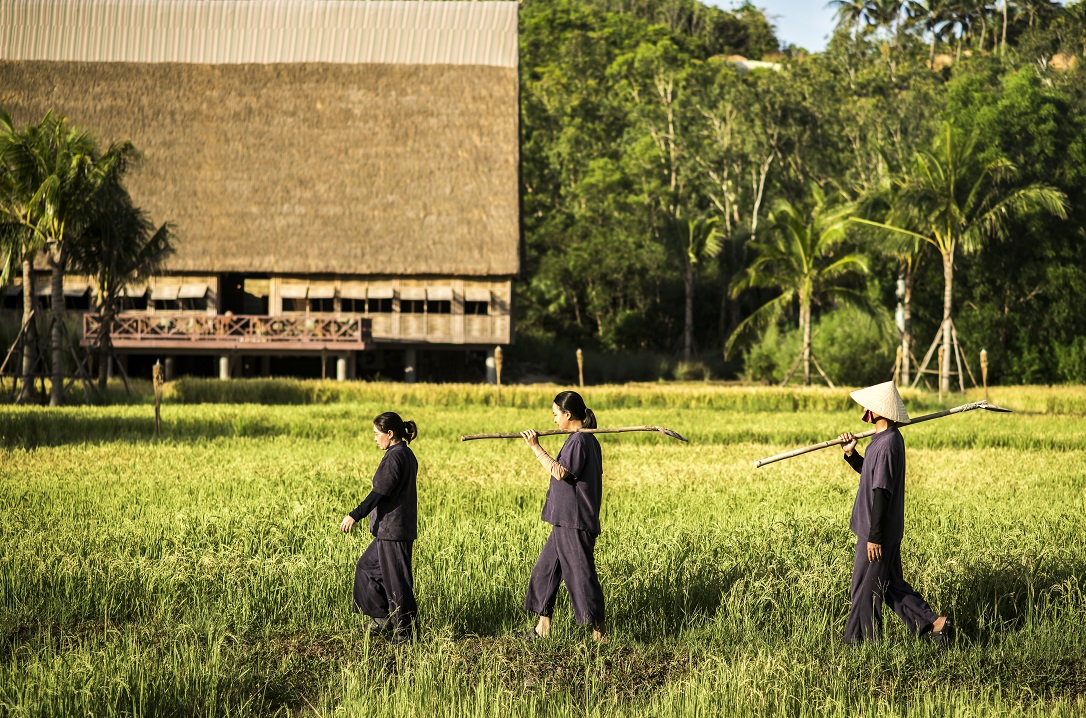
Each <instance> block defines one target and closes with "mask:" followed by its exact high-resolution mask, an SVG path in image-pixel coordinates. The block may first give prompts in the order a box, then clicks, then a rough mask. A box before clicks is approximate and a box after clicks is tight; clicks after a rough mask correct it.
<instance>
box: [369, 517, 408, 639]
mask: <svg viewBox="0 0 1086 718" xmlns="http://www.w3.org/2000/svg"><path fill="white" fill-rule="evenodd" d="M413 543H414V542H413V541H383V540H381V539H376V538H375V539H374V540H373V542H372V543H370V545H369V546H368V547H367V548H366V550H365V552H363V554H362V557H361V558H360V559H358V565H357V566H355V570H354V610H355V612H356V613H364V614H366V615H367V616H369V617H371V618H389V619H391V620H392V623H393V625H394V626H395V628H396V629H397V630H400V631H404V630H408V629H410V627H411V626H412V625H413V624H414V623H415V617H416V615H417V614H418V606H417V605H416V604H415V578H414V575H413V574H412V572H411V547H412V545H413Z"/></svg>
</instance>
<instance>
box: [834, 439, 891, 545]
mask: <svg viewBox="0 0 1086 718" xmlns="http://www.w3.org/2000/svg"><path fill="white" fill-rule="evenodd" d="M845 460H846V461H848V463H849V464H850V465H851V466H852V468H854V469H856V470H857V471H859V472H860V487H859V489H858V490H857V491H856V501H855V503H854V504H853V505H852V520H851V521H850V522H849V529H851V530H852V533H854V534H856V538H857V539H859V540H860V541H867V540H868V536H869V534H870V533H871V510H872V507H873V504H874V501H875V489H884V490H886V491H887V492H889V494H890V501H889V504H888V505H887V507H886V514H885V516H884V517H883V530H882V543H883V544H889V545H893V544H899V543H901V538H902V536H903V534H904V530H905V439H903V438H902V437H901V432H900V431H898V430H897V427H891V428H889V429H887V430H886V431H883V432H880V433H878V434H875V436H874V438H872V439H871V443H870V444H869V445H868V447H867V455H866V456H860V454H859V453H858V452H856V451H853V452H852V456H846V457H845Z"/></svg>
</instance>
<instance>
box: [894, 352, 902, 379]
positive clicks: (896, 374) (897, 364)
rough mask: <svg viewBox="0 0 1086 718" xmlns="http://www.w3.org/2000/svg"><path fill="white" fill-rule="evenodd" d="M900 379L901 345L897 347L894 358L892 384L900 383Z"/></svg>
mask: <svg viewBox="0 0 1086 718" xmlns="http://www.w3.org/2000/svg"><path fill="white" fill-rule="evenodd" d="M900 381H901V345H900V344H899V345H898V347H897V358H896V359H894V385H895V386H898V385H900Z"/></svg>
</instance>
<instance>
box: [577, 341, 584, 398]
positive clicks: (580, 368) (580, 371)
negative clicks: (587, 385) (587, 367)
mask: <svg viewBox="0 0 1086 718" xmlns="http://www.w3.org/2000/svg"><path fill="white" fill-rule="evenodd" d="M577 378H578V380H579V382H580V387H581V388H582V389H584V352H583V351H581V350H580V349H578V350H577Z"/></svg>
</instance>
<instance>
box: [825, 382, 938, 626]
mask: <svg viewBox="0 0 1086 718" xmlns="http://www.w3.org/2000/svg"><path fill="white" fill-rule="evenodd" d="M850 396H851V397H852V398H853V399H854V400H855V401H856V403H857V404H859V405H860V406H862V407H863V408H864V416H863V420H864V421H865V422H868V423H870V424H874V425H875V436H874V437H872V439H871V443H870V444H869V445H868V447H867V455H866V456H861V455H860V453H859V452H858V451H856V437H854V436H853V435H852V434H851V433H849V432H845V433H844V434H841V436H840V438H841V439H842V441H843V442H844V443H842V445H841V448H842V449H844V452H845V461H847V462H848V464H849V466H851V467H852V468H853V469H855V470H856V471H857V473H859V474H860V487H859V489H858V490H857V492H856V501H855V503H854V504H853V506H852V519H851V521H850V522H849V529H851V531H852V533H854V534H856V560H855V562H854V563H853V566H852V609H851V611H850V613H849V616H848V622H847V623H846V624H845V643H860V642H862V641H875V640H878V638H879V635H880V634H881V632H882V604H883V603H884V602H885V603H886V604H887V605H889V606H890V608H892V609H893V611H894V613H896V614H897V615H898V617H899V618H901V620H902V621H904V622H905V625H906V626H907V627H908V628H909V630H910V631H911V632H912V633H913V635H916V636H922V635H925V634H931V636H932V637H933V638H934V639H936V640H938V641H939V642H943V641H945V640H946V639H947V638H948V637H949V635H950V632H951V630H953V629H952V626H951V624H950V621H949V619H948V618H947V617H946V616H940V615H938V614H936V613H935V612H934V611H933V610H931V607H930V606H929V605H928V603H927V601H925V600H924V598H923V597H922V596H921V595H920V594H919V593H917V592H916V591H915V590H913V587H912V586H910V585H909V584H908V583H906V582H905V578H904V576H903V575H902V571H901V539H902V537H903V535H904V529H905V440H904V439H903V438H902V436H901V432H900V431H898V429H897V427H898V425H899V424H908V423H909V414H908V412H906V411H905V403H904V402H903V401H902V400H901V395H900V394H899V393H898V391H897V387H895V386H894V382H892V381H888V382H886V383H884V384H877V385H875V386H870V387H867V388H866V389H859V390H857V391H854V392H852V394H851V395H850Z"/></svg>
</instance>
